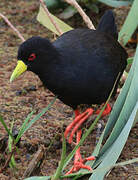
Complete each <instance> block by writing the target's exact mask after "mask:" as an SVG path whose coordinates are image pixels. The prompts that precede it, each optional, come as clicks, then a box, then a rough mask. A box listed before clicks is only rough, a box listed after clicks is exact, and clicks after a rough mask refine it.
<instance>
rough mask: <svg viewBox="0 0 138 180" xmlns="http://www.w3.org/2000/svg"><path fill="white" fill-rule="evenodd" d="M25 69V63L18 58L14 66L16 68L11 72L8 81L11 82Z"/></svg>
mask: <svg viewBox="0 0 138 180" xmlns="http://www.w3.org/2000/svg"><path fill="white" fill-rule="evenodd" d="M26 70H27V66H26V64H24V62H23V61H21V60H18V63H17V66H16V68H15V69H14V71H13V73H12V75H11V78H10V82H12V81H13V80H14V79H16V78H17V77H19V76H20V75H21V74H22V73H23V72H25V71H26Z"/></svg>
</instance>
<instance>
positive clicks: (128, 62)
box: [127, 57, 134, 65]
mask: <svg viewBox="0 0 138 180" xmlns="http://www.w3.org/2000/svg"><path fill="white" fill-rule="evenodd" d="M133 59H134V57H130V58H128V59H127V65H130V64H132V62H133Z"/></svg>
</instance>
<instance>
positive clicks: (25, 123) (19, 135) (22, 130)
mask: <svg viewBox="0 0 138 180" xmlns="http://www.w3.org/2000/svg"><path fill="white" fill-rule="evenodd" d="M33 113H34V112H33V111H32V112H31V113H30V114H28V116H27V118H26V119H25V121H24V123H23V124H22V126H21V128H20V131H19V133H18V136H17V138H16V139H15V143H18V141H19V139H20V138H21V136H22V135H23V134H24V129H25V127H26V125H27V123H28V121H29V120H30V118H31V117H32V115H33Z"/></svg>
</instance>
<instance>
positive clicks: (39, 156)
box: [22, 145, 44, 179]
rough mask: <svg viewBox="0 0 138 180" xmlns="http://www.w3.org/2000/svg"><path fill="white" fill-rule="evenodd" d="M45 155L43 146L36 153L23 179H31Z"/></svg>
mask: <svg viewBox="0 0 138 180" xmlns="http://www.w3.org/2000/svg"><path fill="white" fill-rule="evenodd" d="M43 155H44V146H43V145H41V146H40V147H39V149H38V151H37V152H36V153H35V155H34V157H33V159H32V161H31V162H30V163H29V165H28V167H27V169H26V171H25V172H24V174H23V177H22V179H24V178H26V177H29V176H30V175H31V173H32V172H33V171H34V170H35V169H36V167H37V166H38V164H39V163H40V161H41V160H42V158H43Z"/></svg>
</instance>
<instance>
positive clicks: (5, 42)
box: [0, 0, 138, 180]
mask: <svg viewBox="0 0 138 180" xmlns="http://www.w3.org/2000/svg"><path fill="white" fill-rule="evenodd" d="M38 9H39V3H38V2H37V1H33V0H30V1H26V0H20V1H18V0H10V1H8V0H1V3H0V12H1V13H3V14H4V15H6V16H7V17H8V19H9V20H10V21H11V22H12V23H13V25H15V26H16V27H17V28H18V30H19V31H20V32H21V33H22V35H23V36H24V38H25V39H27V38H29V37H31V36H34V35H39V36H43V37H48V38H50V39H51V40H53V39H54V35H53V34H52V33H51V32H49V31H48V30H47V29H46V28H44V27H43V26H42V25H40V24H39V22H37V21H36V15H37V13H38ZM75 18H78V19H79V20H80V17H79V16H75ZM74 22H75V21H74V20H73V18H72V19H71V21H70V20H68V23H70V24H71V25H74V26H77V25H75V23H74ZM77 24H78V26H79V23H77ZM0 37H1V38H0V114H1V115H2V116H3V119H4V121H5V122H6V124H7V125H8V127H10V125H11V123H12V122H13V120H14V131H18V130H19V128H20V127H21V125H22V124H23V122H24V120H25V118H26V117H27V115H28V113H30V112H31V111H32V110H34V111H35V113H34V115H33V117H34V116H35V115H36V114H38V112H40V111H41V110H42V108H44V107H46V106H47V105H48V104H49V102H50V101H51V100H52V99H53V97H54V95H53V94H52V93H51V92H49V91H48V90H47V89H45V88H44V87H43V86H42V83H41V82H40V80H39V79H38V77H37V76H36V75H34V74H33V73H31V72H26V73H25V74H24V75H22V76H21V77H20V78H18V79H17V80H16V81H15V82H13V83H12V84H10V83H9V78H10V75H11V72H12V71H13V69H14V67H15V66H16V61H17V60H16V55H17V49H18V46H19V44H20V43H21V40H20V39H19V38H18V37H17V36H16V34H14V32H13V31H12V29H11V28H9V27H8V26H7V24H6V23H5V22H4V21H3V20H2V19H0ZM72 118H73V111H72V109H71V108H69V107H68V106H66V105H64V104H63V103H62V102H60V101H59V100H56V103H55V104H54V105H53V106H52V108H51V109H50V110H49V111H48V113H46V114H45V115H43V116H42V117H41V118H40V119H39V120H38V121H37V122H36V123H35V124H33V126H32V127H31V128H30V129H29V130H28V131H27V132H26V133H25V134H24V135H23V136H22V138H21V142H20V147H19V150H18V152H17V153H16V154H15V159H16V168H17V169H14V170H13V169H11V168H10V167H9V166H7V167H6V168H5V169H4V170H3V171H2V172H1V173H0V179H3V180H7V179H10V180H18V179H22V176H23V174H24V172H25V170H26V169H27V168H28V166H29V163H30V162H31V160H32V159H33V158H34V156H36V152H37V150H38V149H39V148H40V147H41V145H44V151H43V152H44V156H43V158H42V161H41V163H40V165H39V167H38V168H37V169H36V170H35V171H33V172H32V174H31V176H34V175H37V176H41V175H52V174H54V172H55V170H56V168H57V166H58V162H59V160H60V155H61V146H62V140H61V136H62V131H63V130H64V129H65V126H67V125H68V124H69V123H70V122H71V121H72ZM104 120H105V122H106V120H107V118H104ZM100 121H101V122H103V119H102V120H100ZM90 123H91V121H88V122H87V126H89V124H90ZM0 132H1V133H0V144H1V146H0V169H1V168H2V167H3V166H4V164H5V161H6V159H7V158H8V157H9V153H8V149H7V148H6V147H7V133H6V131H5V129H4V127H3V126H2V125H0ZM96 134H97V131H96V129H95V130H94V131H93V133H92V134H91V135H90V136H89V137H88V138H87V140H86V141H85V143H84V144H83V146H82V147H81V152H82V154H83V156H88V155H90V154H91V152H92V150H93V149H94V146H95V141H96ZM137 134H138V131H137V126H136V127H134V128H133V129H132V131H131V133H130V136H129V138H128V141H127V143H126V145H125V147H124V149H123V152H122V154H121V156H120V158H119V161H124V160H129V159H132V158H135V157H137V156H138V142H137V140H138V136H137ZM72 148H73V147H71V146H69V145H68V146H67V150H68V152H70V151H71V150H72ZM70 166H71V165H70ZM70 166H69V167H70ZM105 179H109V180H110V179H111V180H114V179H116V180H120V179H121V180H128V179H129V180H136V179H138V164H136V163H135V164H132V165H128V166H126V167H124V168H116V169H113V170H112V171H111V173H110V174H109V175H108V176H107V177H106V178H105Z"/></svg>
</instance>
